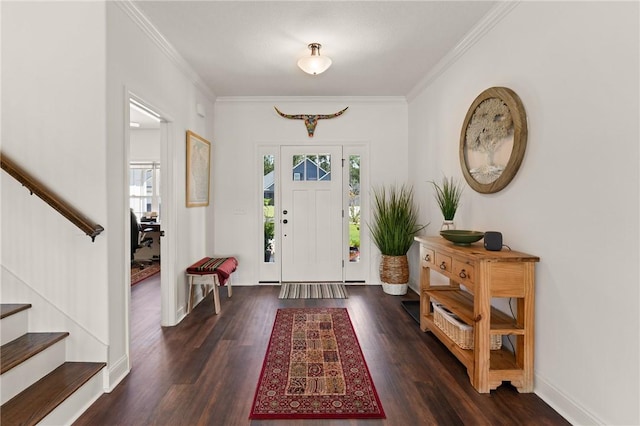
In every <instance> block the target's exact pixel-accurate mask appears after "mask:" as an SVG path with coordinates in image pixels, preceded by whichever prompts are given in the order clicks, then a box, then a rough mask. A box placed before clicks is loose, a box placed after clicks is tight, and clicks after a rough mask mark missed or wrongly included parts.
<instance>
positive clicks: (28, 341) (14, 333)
mask: <svg viewBox="0 0 640 426" xmlns="http://www.w3.org/2000/svg"><path fill="white" fill-rule="evenodd" d="M29 309H31V305H30V304H2V305H0V325H1V328H0V344H1V346H0V402H1V403H2V406H1V407H0V424H1V425H3V426H10V425H35V424H41V425H47V424H50V425H64V424H70V423H71V422H72V421H73V420H75V418H76V417H77V416H78V415H79V414H80V413H82V412H83V411H84V410H85V409H86V408H87V407H88V405H89V404H90V403H92V402H93V401H94V399H95V398H96V397H97V395H100V394H102V393H103V386H102V375H100V374H97V373H98V372H100V371H101V370H102V369H103V368H104V367H105V365H106V364H105V363H103V362H67V361H66V353H65V339H66V338H67V337H68V336H69V333H68V332H47V333H40V332H39V333H32V332H29V331H28V323H29V321H28V311H29Z"/></svg>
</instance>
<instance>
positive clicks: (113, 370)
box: [103, 355, 131, 393]
mask: <svg viewBox="0 0 640 426" xmlns="http://www.w3.org/2000/svg"><path fill="white" fill-rule="evenodd" d="M130 371H131V369H130V368H129V357H128V356H127V355H123V356H122V357H121V358H120V359H119V360H118V361H116V362H114V363H113V365H111V366H110V367H109V369H108V370H107V369H105V370H104V376H103V388H104V391H105V392H107V393H111V391H113V390H114V389H115V387H116V386H118V384H120V382H121V381H122V380H123V379H124V378H125V377H127V375H128V374H129V372H130Z"/></svg>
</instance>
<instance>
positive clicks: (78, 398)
mask: <svg viewBox="0 0 640 426" xmlns="http://www.w3.org/2000/svg"><path fill="white" fill-rule="evenodd" d="M103 393H104V388H103V373H102V372H99V373H98V374H96V375H95V376H93V377H92V378H91V379H89V380H88V381H87V383H85V384H84V385H83V386H82V387H81V388H80V389H78V390H77V391H75V392H74V393H73V395H71V396H70V397H69V398H67V399H65V400H64V402H63V403H62V404H60V405H58V406H57V407H56V409H55V410H53V411H52V412H51V413H49V415H48V416H46V417H45V418H44V419H42V420H41V421H40V423H38V426H60V425H70V424H72V423H73V422H74V421H76V420H77V419H78V418H79V417H80V416H81V415H82V413H84V412H85V411H87V409H88V408H89V407H90V406H91V404H93V403H94V402H95V401H96V400H97V399H98V398H99V397H100V396H101V395H102V394H103Z"/></svg>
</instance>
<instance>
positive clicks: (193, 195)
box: [187, 130, 211, 207]
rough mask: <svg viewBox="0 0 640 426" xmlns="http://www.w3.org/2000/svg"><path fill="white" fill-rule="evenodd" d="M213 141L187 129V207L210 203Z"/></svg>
mask: <svg viewBox="0 0 640 426" xmlns="http://www.w3.org/2000/svg"><path fill="white" fill-rule="evenodd" d="M210 162H211V143H210V142H209V141H208V140H206V139H204V138H203V137H201V136H198V135H197V134H195V133H193V132H192V131H190V130H188V131H187V207H200V206H208V205H209V181H210V175H211V163H210Z"/></svg>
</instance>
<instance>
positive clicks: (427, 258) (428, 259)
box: [424, 253, 431, 262]
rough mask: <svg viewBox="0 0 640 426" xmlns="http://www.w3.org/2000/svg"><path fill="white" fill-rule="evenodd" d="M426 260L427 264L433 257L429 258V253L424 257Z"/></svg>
mask: <svg viewBox="0 0 640 426" xmlns="http://www.w3.org/2000/svg"><path fill="white" fill-rule="evenodd" d="M424 260H425V261H427V262H429V261H431V256H429V253H427V254H426V255H425V256H424Z"/></svg>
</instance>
